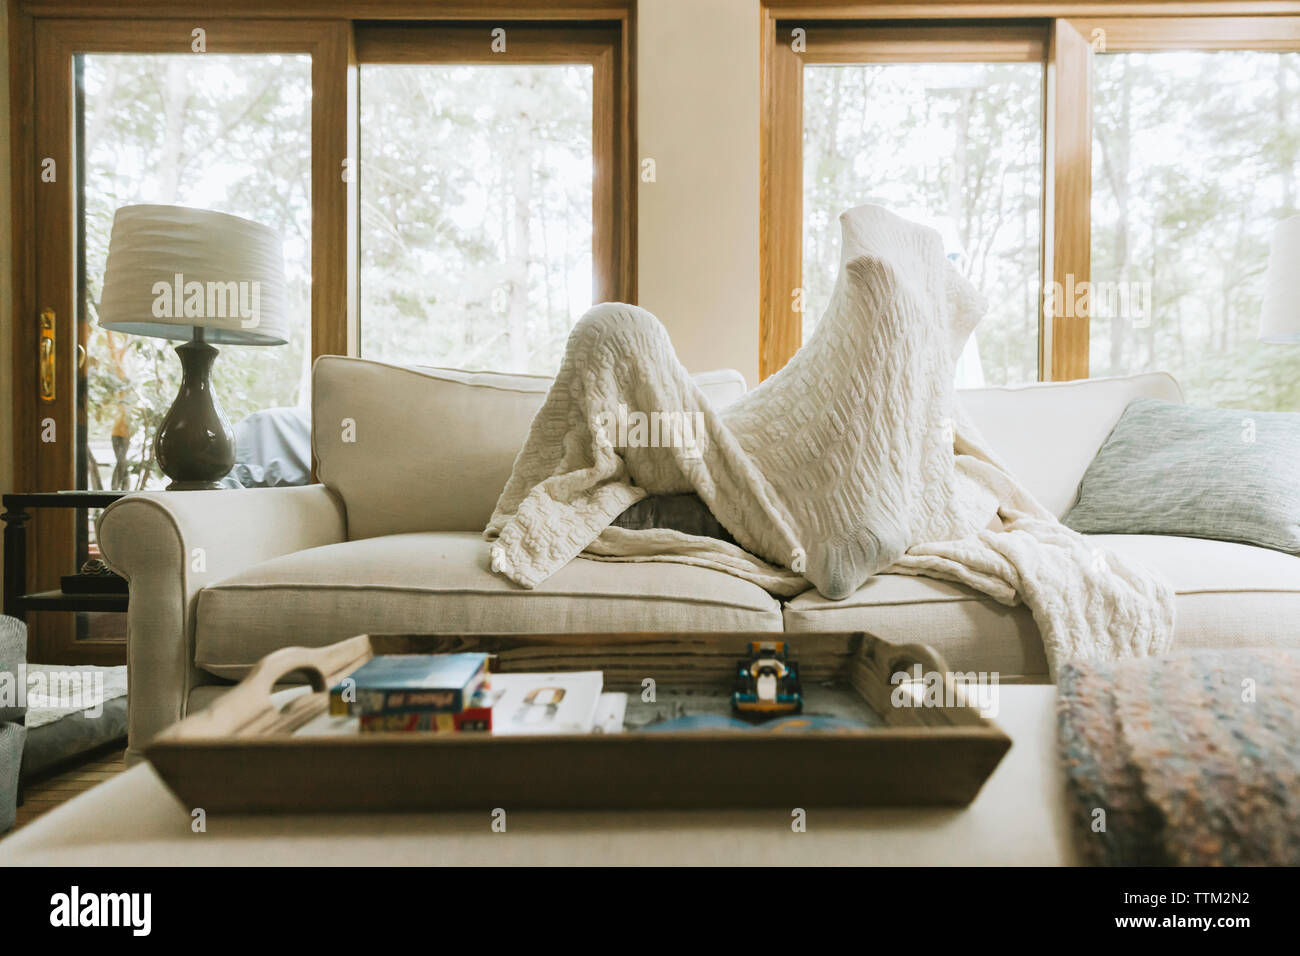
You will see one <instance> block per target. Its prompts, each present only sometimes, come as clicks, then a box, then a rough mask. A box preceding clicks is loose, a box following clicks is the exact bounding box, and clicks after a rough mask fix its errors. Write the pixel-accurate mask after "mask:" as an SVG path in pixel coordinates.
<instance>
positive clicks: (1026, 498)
mask: <svg viewBox="0 0 1300 956" xmlns="http://www.w3.org/2000/svg"><path fill="white" fill-rule="evenodd" d="M840 224H841V232H842V244H841V263H840V272H839V278H838V280H837V282H836V286H835V290H834V293H833V295H832V298H831V303H830V305H829V307H828V308H827V310H826V313H825V315H824V316H823V317H822V319H821V321H820V322H819V323H818V325H817V328H816V330H815V332H814V334H813V335H812V337H811V338H810V340H809V341H808V342H807V343H806V344H805V345H804V347H803V348H802V349H800V350H799V352H798V353H797V354H796V355H795V356H794V358H793V359H791V360H790V362H789V363H788V364H787V365H786V366H785V368H783V369H782V370H781V371H780V372H778V373H776V374H775V375H773V376H771V377H769V378H768V379H767V380H766V381H764V382H763V383H762V384H761V385H759V386H758V387H757V388H755V389H754V390H753V391H751V392H749V393H747V394H746V395H745V396H744V397H742V398H741V399H740V400H739V401H737V402H736V403H735V404H733V405H731V406H728V407H727V408H726V409H724V410H721V411H719V410H717V409H714V408H713V407H712V406H711V405H710V404H709V402H708V400H707V399H706V398H705V397H704V396H703V394H701V392H700V391H699V389H698V388H697V387H696V386H695V384H694V382H692V381H691V378H690V376H689V375H688V374H687V372H686V369H685V368H683V367H682V365H681V363H680V362H679V361H678V359H677V356H676V354H675V353H674V351H673V348H672V344H671V342H670V341H669V338H668V334H667V332H666V331H665V329H664V328H663V326H662V325H661V324H660V323H659V321H658V320H657V319H655V317H654V316H652V315H651V314H650V313H648V312H646V311H645V310H643V309H638V308H636V307H634V306H629V305H622V304H611V303H607V304H604V305H600V306H597V307H596V308H594V309H592V310H591V311H590V312H588V313H587V315H585V316H584V317H583V318H582V319H581V320H580V321H579V322H578V324H577V326H576V327H575V328H574V330H573V332H572V333H571V335H570V337H569V342H568V347H567V349H566V352H565V356H564V361H563V364H562V365H561V368H560V372H559V374H558V376H557V377H556V380H555V383H554V385H553V386H552V388H551V390H550V393H549V394H548V396H547V398H546V401H545V403H544V404H543V406H542V408H541V409H540V410H539V412H538V414H537V417H536V418H535V419H534V421H533V424H532V428H531V431H530V433H529V436H528V438H527V440H526V441H525V444H524V447H523V449H522V450H521V451H520V453H519V456H518V457H517V459H516V460H515V465H514V471H513V473H512V475H511V477H510V480H509V482H508V483H507V484H506V487H505V490H504V491H503V492H502V494H501V498H500V500H499V501H498V502H497V506H496V509H495V511H494V513H493V515H492V518H491V520H490V521H489V523H488V526H487V529H486V530H485V532H484V533H485V536H486V537H487V538H488V539H489V540H490V541H492V542H493V544H492V548H491V555H492V568H493V570H494V571H497V572H499V573H501V574H504V575H506V576H507V577H509V578H510V579H511V580H513V581H515V582H516V583H518V584H520V585H522V586H524V587H535V586H537V585H538V584H540V583H541V582H543V581H545V580H546V578H547V577H549V576H550V575H551V574H553V573H554V572H555V571H556V570H557V569H559V568H560V567H562V566H563V565H564V564H565V563H567V562H568V561H570V560H572V559H573V558H574V557H576V556H577V555H579V554H585V555H586V556H589V557H595V558H602V559H606V560H623V561H646V560H659V561H678V562H682V563H689V564H696V565H701V566H704V567H711V568H717V569H719V570H723V571H726V572H728V573H731V574H735V575H737V576H740V577H743V578H745V579H747V580H750V581H754V582H755V583H757V584H759V585H760V586H762V587H764V588H766V589H768V590H769V591H771V592H772V593H774V594H778V595H783V596H789V595H793V594H797V593H798V592H799V591H801V590H804V589H806V588H807V587H808V585H809V583H811V584H812V586H814V587H816V588H817V589H818V591H820V592H821V593H822V594H823V595H825V596H826V597H828V598H830V599H832V600H839V599H841V598H845V597H847V596H849V595H850V594H852V593H853V592H854V591H856V590H857V589H858V588H859V587H861V586H862V584H863V583H864V582H866V580H867V579H868V578H870V577H871V576H872V575H875V574H879V573H882V572H885V571H889V572H893V573H902V574H923V575H929V576H933V577H941V578H945V579H947V580H953V581H958V582H960V583H962V584H966V585H968V586H970V587H972V588H975V589H976V590H978V591H981V592H983V593H985V594H988V595H990V596H992V597H993V598H994V599H995V600H998V601H1000V602H1002V603H1005V604H1015V603H1017V602H1018V601H1020V600H1024V601H1025V603H1026V604H1027V605H1028V606H1029V607H1030V609H1031V611H1032V612H1033V614H1034V616H1035V620H1036V621H1037V623H1038V625H1039V630H1040V632H1041V633H1042V635H1043V639H1044V645H1045V648H1046V652H1047V659H1048V665H1049V667H1052V668H1055V666H1056V665H1057V663H1058V661H1063V660H1066V659H1069V658H1072V657H1084V658H1090V659H1113V658H1117V657H1124V656H1133V655H1141V654H1149V653H1159V652H1161V651H1163V650H1164V649H1166V648H1167V647H1168V645H1169V643H1170V640H1171V637H1172V633H1173V597H1172V592H1171V590H1170V588H1169V586H1168V585H1167V584H1166V583H1165V582H1164V581H1163V580H1161V579H1159V578H1157V577H1156V576H1155V575H1153V574H1151V573H1150V572H1148V571H1146V570H1145V569H1143V568H1141V567H1138V566H1136V565H1133V564H1131V563H1128V562H1126V561H1124V560H1122V559H1120V558H1118V557H1117V556H1114V555H1110V554H1106V553H1104V552H1102V551H1100V550H1099V549H1096V548H1093V547H1091V546H1090V545H1089V544H1088V543H1087V541H1086V539H1084V538H1083V537H1081V536H1080V535H1078V534H1076V533H1074V532H1072V531H1069V530H1068V529H1066V528H1064V527H1063V526H1062V525H1061V524H1060V523H1059V522H1058V521H1057V520H1056V519H1055V517H1053V516H1052V515H1051V514H1050V513H1048V512H1047V511H1046V510H1044V509H1043V508H1042V507H1041V506H1040V505H1038V503H1037V502H1036V501H1034V500H1033V498H1032V497H1031V496H1030V495H1029V494H1028V493H1026V492H1025V491H1024V490H1023V489H1022V488H1021V487H1020V485H1019V484H1018V483H1017V482H1016V481H1015V479H1014V478H1012V477H1011V475H1010V474H1009V473H1008V472H1007V470H1006V469H1005V467H1003V466H1002V465H1001V464H1000V463H999V462H998V461H997V459H996V458H995V457H994V456H993V455H992V454H991V453H990V452H989V451H988V450H987V448H986V447H985V444H984V442H983V439H982V438H981V437H980V436H979V435H978V433H977V432H976V430H975V428H974V427H973V425H972V424H971V423H970V421H969V420H968V419H967V418H966V417H965V415H964V413H962V411H961V410H960V408H959V407H958V405H957V402H956V396H955V393H954V389H953V370H954V366H955V363H956V359H957V356H958V355H960V353H961V350H962V347H963V346H964V344H965V342H966V339H967V338H968V337H969V335H970V333H971V332H972V330H973V329H974V327H975V324H976V323H977V322H978V320H979V318H980V316H981V315H982V314H983V310H984V303H983V300H982V299H981V297H980V296H979V294H978V293H977V292H976V291H975V290H974V288H973V287H972V286H971V285H970V284H969V283H968V282H967V281H966V279H965V278H964V277H962V276H961V274H960V273H959V272H958V271H957V270H956V268H955V267H954V266H953V265H952V263H951V262H949V260H948V259H947V258H946V257H945V256H944V254H943V246H942V242H941V240H940V238H939V235H938V233H937V232H935V231H934V230H933V229H929V228H927V227H924V226H919V225H917V224H915V223H911V222H908V221H907V220H904V219H901V218H899V217H898V216H895V215H893V214H892V213H889V212H887V211H886V210H884V209H881V208H880V207H877V206H861V207H858V208H856V209H852V210H850V211H848V212H846V213H845V214H844V215H843V216H841V217H840ZM628 410H631V412H632V413H643V414H645V415H652V414H657V415H659V416H660V417H661V418H663V417H664V416H665V415H667V418H666V419H665V420H668V421H672V422H680V421H690V422H699V423H701V426H702V427H698V428H692V429H691V432H692V434H691V435H690V436H689V437H690V440H689V441H686V440H674V438H675V437H676V438H680V437H681V436H680V435H677V436H674V435H673V434H671V432H672V431H673V430H672V429H670V430H669V431H670V434H669V437H668V440H664V438H663V435H662V434H660V435H659V436H658V440H637V439H638V436H637V435H635V434H633V433H631V432H629V431H628V430H627V429H625V428H624V427H622V421H623V419H624V418H626V417H627V415H628V414H629V411H628ZM620 416H621V417H620ZM616 426H617V427H616ZM678 431H680V429H679V430H678ZM640 437H641V438H642V439H644V438H645V436H640ZM651 437H652V438H653V435H652V436H651ZM689 492H694V493H695V494H697V495H699V497H700V498H701V499H702V500H703V501H704V502H705V504H707V505H708V507H709V509H710V510H711V511H712V512H713V514H714V515H715V516H716V517H717V519H718V521H719V522H721V524H722V525H723V526H724V527H725V528H726V529H727V531H728V532H730V534H731V535H732V537H733V538H735V541H736V542H737V543H736V544H731V543H729V542H725V541H719V540H717V539H712V538H704V537H699V536H694V535H687V534H681V533H679V532H675V531H669V530H663V529H654V530H645V531H633V530H628V529H623V528H613V527H610V524H611V522H613V520H614V519H615V518H616V517H617V516H618V515H620V514H621V513H622V512H623V511H625V510H626V509H627V508H628V507H629V506H631V505H632V504H634V503H635V502H637V501H639V500H641V499H642V498H644V497H645V496H646V495H648V494H652V495H664V494H683V493H689ZM918 638H920V639H923V638H924V635H918Z"/></svg>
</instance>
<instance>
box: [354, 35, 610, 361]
mask: <svg viewBox="0 0 1300 956" xmlns="http://www.w3.org/2000/svg"><path fill="white" fill-rule="evenodd" d="M618 39H619V36H618V32H617V31H616V30H611V29H607V28H601V27H583V28H578V27H573V26H566V25H563V24H561V25H559V26H545V25H519V26H516V27H512V26H506V27H504V28H499V29H498V28H496V27H494V26H492V25H486V24H485V25H483V26H468V25H464V24H455V25H452V24H449V25H446V26H428V27H419V28H409V27H408V28H391V27H375V28H367V29H365V30H363V31H360V33H359V43H358V54H359V57H360V59H361V68H360V169H359V172H360V185H361V223H360V246H361V271H360V351H361V354H362V355H363V356H364V357H366V358H375V359H379V360H381V361H386V362H394V363H399V364H424V365H439V366H447V367H453V368H463V369H491V370H495V371H505V372H529V373H538V374H554V373H555V372H556V371H557V370H558V369H559V365H560V359H561V357H562V356H563V352H564V343H565V341H566V340H567V337H568V333H569V329H570V328H571V327H572V326H573V323H574V322H575V321H576V320H577V319H578V318H579V317H580V316H581V315H582V313H583V312H585V311H586V310H587V309H588V308H590V307H591V304H592V302H594V301H598V300H599V299H605V298H627V297H629V296H630V295H631V291H630V289H629V288H628V282H627V278H628V277H627V275H626V274H625V273H623V271H622V270H623V266H622V263H621V261H620V251H619V248H620V245H621V243H620V242H619V241H617V239H616V237H615V236H613V235H611V233H619V232H620V231H621V230H625V229H627V227H628V223H627V221H626V218H619V217H615V216H614V215H613V209H614V207H615V206H616V205H618V204H619V193H620V191H621V190H623V189H625V188H626V176H625V174H624V170H623V165H622V160H621V159H620V155H621V152H622V149H623V147H622V145H621V143H622V141H623V135H622V130H621V128H620V122H621V120H620V117H621V115H622V114H621V111H620V110H618V109H617V108H615V107H616V103H617V101H618V98H619V88H618V85H617V82H616V78H617V77H616V69H615V68H616V64H617V58H618V56H619V55H620V54H619V46H618Z"/></svg>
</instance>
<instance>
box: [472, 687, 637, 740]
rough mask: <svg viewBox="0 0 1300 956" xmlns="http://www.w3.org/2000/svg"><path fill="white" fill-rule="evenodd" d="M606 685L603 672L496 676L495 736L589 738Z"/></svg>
mask: <svg viewBox="0 0 1300 956" xmlns="http://www.w3.org/2000/svg"><path fill="white" fill-rule="evenodd" d="M604 681H605V678H604V675H603V674H602V673H601V672H600V671H570V672H567V673H554V674H493V675H492V693H493V694H494V695H497V696H496V699H495V700H494V701H493V704H492V733H493V735H494V736H518V735H523V734H589V733H591V731H592V727H593V726H594V725H595V721H596V706H597V704H598V703H599V702H600V697H601V693H600V692H601V689H602V687H603V686H604ZM624 701H625V703H626V698H625V699H624Z"/></svg>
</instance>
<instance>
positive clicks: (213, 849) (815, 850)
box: [0, 686, 1077, 866]
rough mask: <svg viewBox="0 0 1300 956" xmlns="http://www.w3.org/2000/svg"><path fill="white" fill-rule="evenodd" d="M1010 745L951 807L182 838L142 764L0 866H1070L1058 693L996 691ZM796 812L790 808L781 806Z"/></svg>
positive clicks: (183, 829) (179, 824)
mask: <svg viewBox="0 0 1300 956" xmlns="http://www.w3.org/2000/svg"><path fill="white" fill-rule="evenodd" d="M999 690H1000V701H999V703H1000V710H999V713H998V715H997V717H996V718H995V720H996V721H997V723H998V725H999V726H1001V727H1002V729H1003V730H1005V731H1006V732H1007V734H1008V735H1010V737H1011V738H1012V740H1013V744H1012V747H1011V750H1010V751H1009V752H1008V753H1007V755H1006V757H1004V758H1003V760H1002V762H1001V764H999V765H998V768H997V769H996V770H995V771H994V772H993V775H992V776H991V777H990V778H989V780H988V782H987V783H986V784H985V785H984V788H983V789H982V790H981V791H980V793H979V795H978V796H977V797H976V798H975V801H974V802H973V803H972V804H971V805H970V806H969V807H965V808H961V809H934V808H930V809H916V810H911V809H905V808H887V809H869V810H838V809H820V808H817V807H808V808H805V809H806V810H807V830H806V832H803V833H795V832H792V829H791V813H790V812H789V811H785V810H743V811H733V810H724V811H718V810H709V811H689V812H682V811H672V812H668V811H663V812H655V811H649V812H646V811H618V812H614V811H606V812H582V813H569V812H547V811H522V810H521V811H515V812H512V811H511V810H510V808H509V807H505V808H503V809H504V810H505V811H506V817H505V822H506V829H505V832H495V831H494V829H493V826H492V823H493V815H492V810H493V809H494V808H490V807H484V808H483V810H482V812H472V813H443V814H436V815H435V814H331V815H316V816H313V815H306V814H304V815H284V814H277V815H274V816H254V815H247V816H245V815H240V816H225V815H216V814H214V815H211V816H209V817H208V818H207V821H206V823H207V826H206V832H202V833H195V832H193V831H192V829H191V816H190V810H189V808H186V807H183V806H181V804H180V803H179V802H178V801H177V800H176V798H175V797H174V796H172V794H171V793H170V791H168V790H167V789H166V787H165V786H164V785H163V784H162V782H161V781H160V780H159V779H158V777H157V775H156V774H155V773H154V772H153V769H152V768H151V767H150V766H148V765H147V764H140V765H137V766H135V767H132V768H131V769H130V770H128V771H126V772H125V773H123V774H121V775H120V776H119V777H117V778H116V779H114V780H112V781H110V782H108V783H105V784H102V785H100V786H98V787H96V788H94V789H93V790H90V791H87V792H86V793H84V794H82V795H81V796H79V797H76V798H75V799H73V800H71V801H69V802H68V803H67V804H65V805H63V806H62V807H60V808H59V809H57V810H54V811H51V812H50V813H48V814H46V815H45V816H43V817H41V818H40V819H39V820H37V821H36V822H35V823H32V824H30V825H29V826H27V827H24V828H23V829H22V830H20V831H18V832H17V833H14V834H13V835H11V836H9V837H8V838H6V839H4V840H0V866H21V865H59V866H68V865H72V866H85V865H89V866H112V865H118V866H122V865H154V866H156V865H190V866H223V865H258V864H274V865H317V864H320V863H322V862H328V861H338V862H344V861H346V863H347V864H348V865H350V866H366V865H388V866H394V865H404V864H407V865H427V864H484V863H494V864H630V865H636V864H651V865H676V864H724V863H725V864H800V863H805V864H822V865H827V864H829V865H834V864H869V865H871V864H874V865H888V866H901V865H934V864H940V865H943V864H951V865H964V864H971V865H976V864H978V865H1039V866H1043V865H1049V866H1050V865H1071V864H1074V863H1076V862H1077V857H1076V855H1075V853H1074V850H1073V847H1072V844H1071V841H1070V834H1069V830H1068V826H1069V822H1070V821H1069V820H1068V819H1067V817H1066V812H1065V797H1064V790H1063V778H1062V776H1061V773H1060V770H1059V767H1058V762H1057V756H1056V718H1055V690H1054V688H1052V687H1050V686H1018V687H1017V686H1004V687H1001V688H1000V689H999ZM792 809H793V808H792Z"/></svg>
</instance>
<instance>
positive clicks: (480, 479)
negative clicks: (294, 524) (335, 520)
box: [312, 355, 745, 540]
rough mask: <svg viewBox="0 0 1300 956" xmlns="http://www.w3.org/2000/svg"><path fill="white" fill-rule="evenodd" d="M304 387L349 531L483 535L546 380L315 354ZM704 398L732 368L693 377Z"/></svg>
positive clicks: (324, 475) (733, 391)
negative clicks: (309, 387)
mask: <svg viewBox="0 0 1300 956" xmlns="http://www.w3.org/2000/svg"><path fill="white" fill-rule="evenodd" d="M312 381H313V387H312V450H313V452H314V453H315V455H316V460H317V475H318V477H319V478H320V480H321V481H322V482H324V484H325V485H327V486H328V487H329V488H330V489H331V490H333V491H335V492H337V493H338V495H339V496H340V497H341V498H342V499H343V502H344V505H345V506H346V508H347V516H348V537H349V538H350V539H353V540H356V539H358V538H372V537H375V536H377V535H382V534H400V533H403V532H407V531H480V532H481V531H482V530H483V526H484V525H486V524H487V522H488V518H489V517H490V516H491V514H492V506H493V505H494V504H496V500H497V496H498V495H500V494H501V489H502V488H504V487H505V483H506V479H507V478H509V477H510V467H511V465H513V464H514V460H515V454H516V453H517V452H518V451H519V448H520V446H521V445H522V444H523V442H524V437H525V436H526V435H527V434H528V426H529V424H530V423H531V422H532V420H533V415H534V414H536V412H537V409H538V408H540V407H541V404H542V400H543V399H544V398H545V397H546V391H547V389H549V388H550V386H551V379H550V378H547V377H545V376H537V375H503V374H499V373H496V372H462V371H457V370H455V369H437V368H428V367H414V366H413V367H402V366H396V365H385V364H384V363H382V362H370V361H366V360H364V359H356V358H345V357H343V356H339V355H323V356H321V357H320V358H318V359H317V360H316V364H315V366H314V371H313V380H312ZM695 381H696V383H697V384H698V385H699V386H700V389H701V390H702V391H703V392H704V393H705V394H706V395H707V396H708V397H709V399H710V401H713V402H714V403H715V404H719V405H725V404H728V403H730V402H732V401H734V400H735V399H736V398H738V397H739V396H740V395H742V394H744V391H745V379H744V377H743V376H742V375H741V374H740V373H739V372H736V371H730V370H721V371H717V372H705V373H703V374H701V375H697V376H695Z"/></svg>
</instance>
